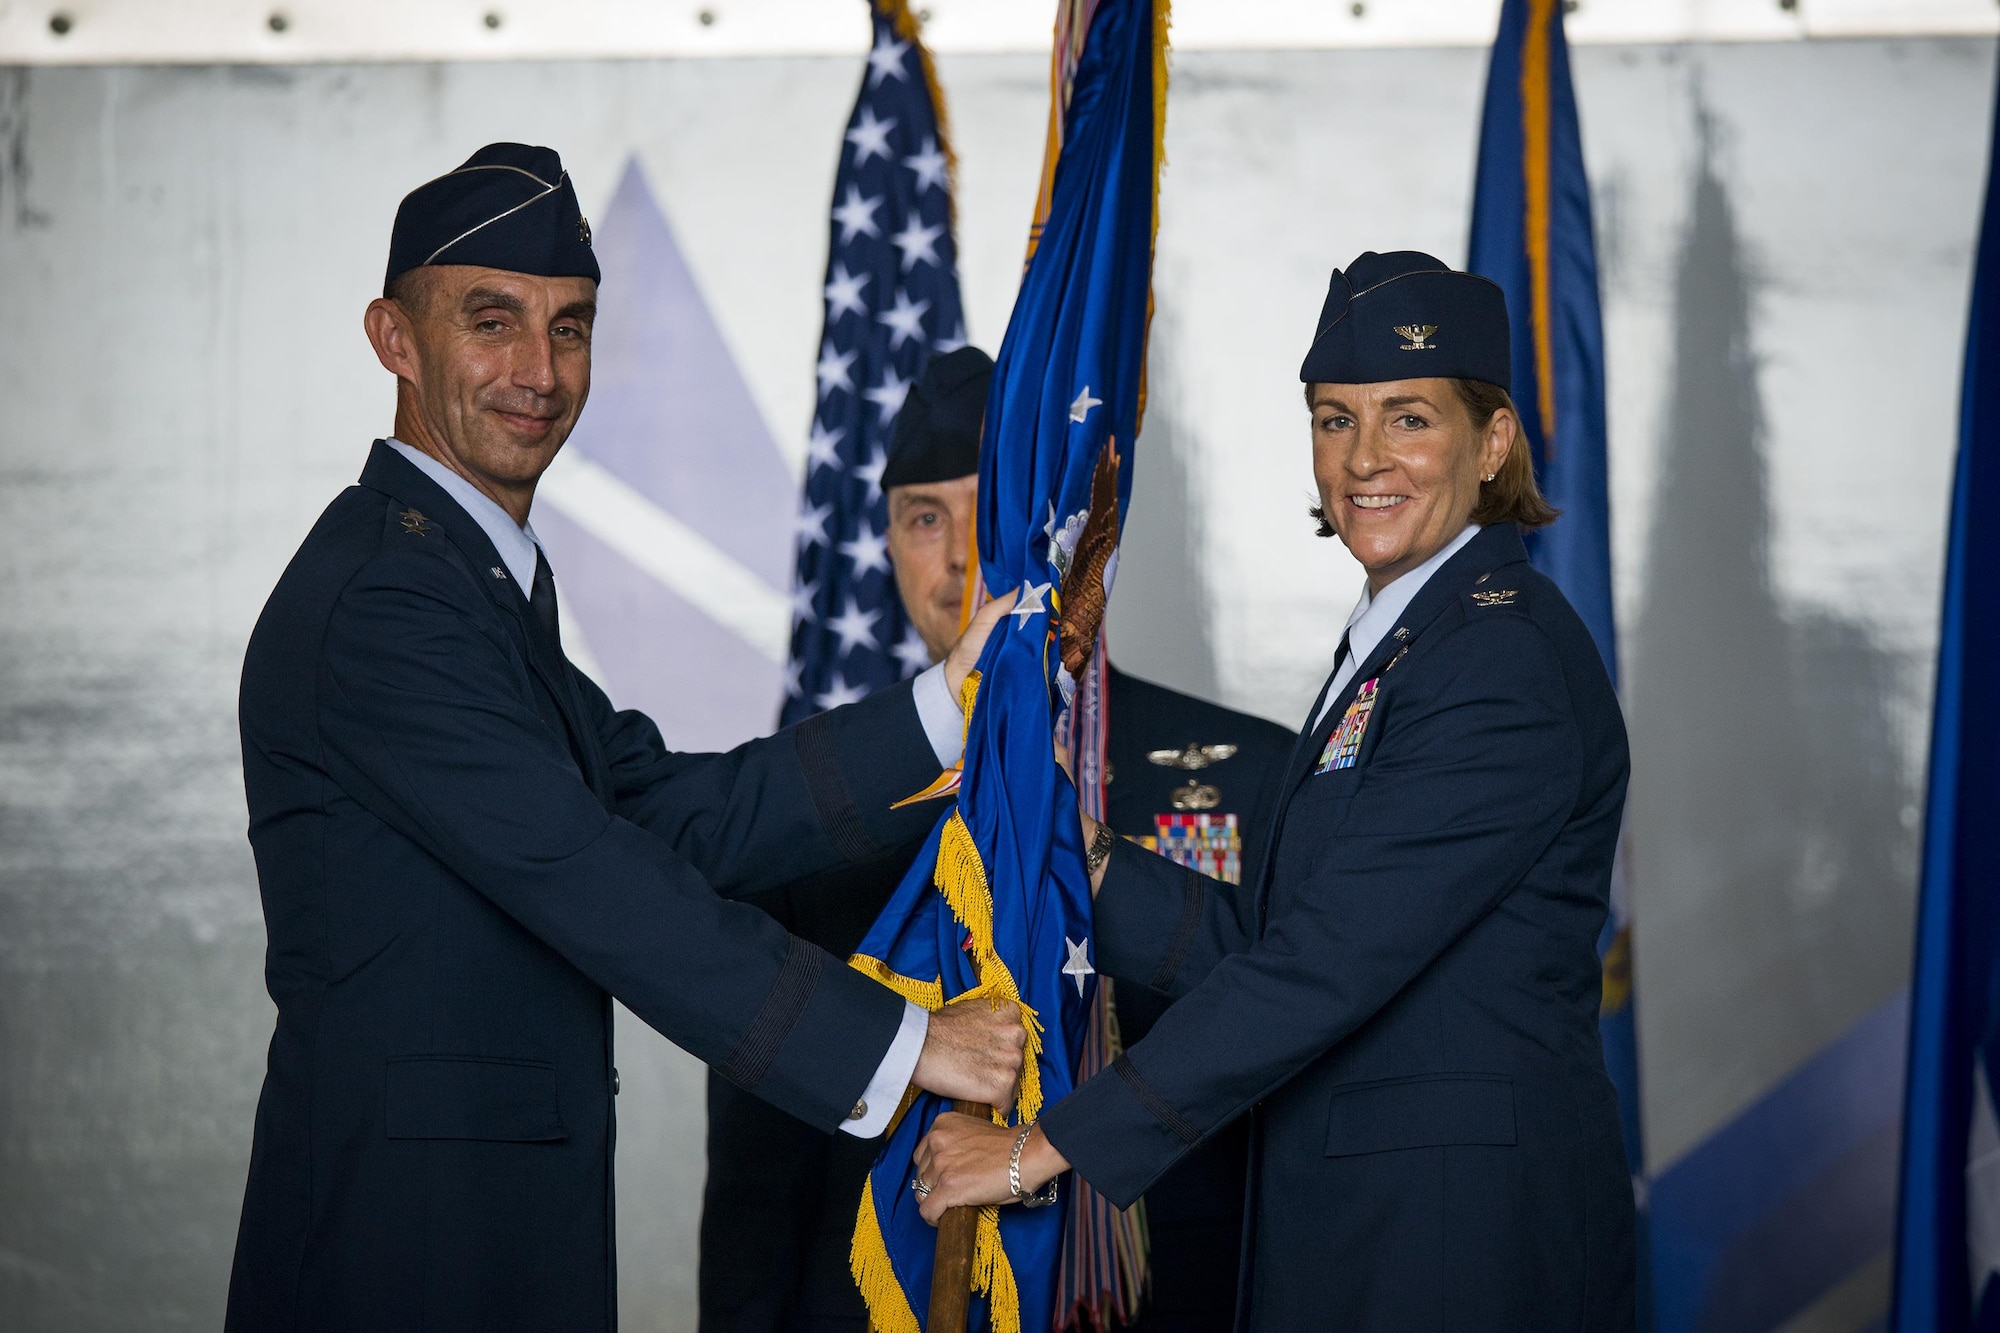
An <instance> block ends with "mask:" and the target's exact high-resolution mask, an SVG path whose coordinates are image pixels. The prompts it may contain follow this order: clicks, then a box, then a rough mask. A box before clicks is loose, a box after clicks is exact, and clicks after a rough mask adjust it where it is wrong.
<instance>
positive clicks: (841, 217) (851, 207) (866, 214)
mask: <svg viewBox="0 0 2000 1333" xmlns="http://www.w3.org/2000/svg"><path fill="white" fill-rule="evenodd" d="M881 206H882V197H881V196H880V195H877V196H875V197H874V198H872V199H863V198H862V197H861V191H860V189H859V188H858V187H856V186H853V185H850V186H848V187H847V198H845V199H843V200H841V201H840V207H838V208H836V209H834V210H833V220H834V221H835V222H838V223H839V224H840V243H841V244H842V245H852V244H853V243H854V238H855V237H856V236H880V235H881V234H882V228H881V227H880V226H879V225H877V224H876V221H875V210H876V209H878V208H880V207H881Z"/></svg>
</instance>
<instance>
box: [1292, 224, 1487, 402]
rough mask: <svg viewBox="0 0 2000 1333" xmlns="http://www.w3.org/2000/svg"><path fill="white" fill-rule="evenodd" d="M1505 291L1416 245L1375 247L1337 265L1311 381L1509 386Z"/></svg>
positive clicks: (1307, 376) (1302, 374)
mask: <svg viewBox="0 0 2000 1333" xmlns="http://www.w3.org/2000/svg"><path fill="white" fill-rule="evenodd" d="M1512 367H1513V362H1512V360H1511V358H1510V354H1509V351H1508V342H1507V297H1506V295H1505V293H1503V292H1502V291H1501V290H1500V288H1499V287H1498V286H1497V285H1496V284H1494V283H1492V282H1488V281H1487V280H1486V279H1485V278H1481V277H1478V276H1476V275H1474V274H1471V273H1458V272H1454V271H1453V270H1452V267H1451V265H1449V264H1446V263H1444V262H1443V261H1442V260H1438V259H1433V258H1432V257H1431V256H1429V255H1426V254H1419V253H1418V252H1417V251H1415V250H1397V251H1395V252H1393V253H1391V254H1386V255H1378V254H1376V253H1375V252H1374V251H1372V250H1370V251H1369V252H1368V253H1366V254H1364V255H1362V256H1361V257H1360V258H1359V259H1356V260H1355V261H1354V262H1353V263H1352V264H1349V265H1348V266H1347V271H1346V272H1345V273H1343V272H1341V271H1340V270H1339V269H1335V270H1334V271H1333V281H1332V283H1331V284H1329V285H1328V288H1327V293H1326V307H1325V308H1324V309H1323V310H1321V311H1320V315H1319V332H1317V333H1315V334H1314V335H1313V343H1312V350H1310V351H1308V352H1307V353H1306V359H1305V364H1304V365H1302V366H1300V367H1299V378H1300V379H1301V380H1304V381H1305V382H1306V383H1307V384H1380V383H1383V382H1384V381H1387V380H1414V379H1426V378H1429V377H1431V376H1440V377H1444V378H1449V379H1467V380H1484V381H1485V382H1486V383H1488V384H1497V385H1499V386H1500V387H1501V388H1503V389H1505V388H1508V387H1509V385H1508V378H1509V376H1510V374H1511V371H1512Z"/></svg>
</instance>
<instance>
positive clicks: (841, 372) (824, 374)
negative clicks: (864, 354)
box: [813, 342, 859, 398]
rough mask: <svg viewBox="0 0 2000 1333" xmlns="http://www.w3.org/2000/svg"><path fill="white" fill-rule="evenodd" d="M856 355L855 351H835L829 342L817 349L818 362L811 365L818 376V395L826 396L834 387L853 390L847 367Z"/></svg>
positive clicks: (851, 378) (852, 381)
mask: <svg viewBox="0 0 2000 1333" xmlns="http://www.w3.org/2000/svg"><path fill="white" fill-rule="evenodd" d="M858 355H859V353H857V352H836V351H835V350H834V349H833V344H832V343H830V342H829V343H827V344H826V345H825V346H823V347H821V348H820V349H819V364H818V365H817V366H815V367H813V371H814V373H815V374H817V375H818V376H819V396H820V397H822V398H824V397H826V396H827V395H828V394H830V393H832V392H833V391H834V390H835V389H846V390H848V391H849V392H850V393H851V392H853V390H854V377H853V376H852V375H849V374H848V373H847V368H848V367H849V366H851V365H853V364H854V358H855V357H856V356H858Z"/></svg>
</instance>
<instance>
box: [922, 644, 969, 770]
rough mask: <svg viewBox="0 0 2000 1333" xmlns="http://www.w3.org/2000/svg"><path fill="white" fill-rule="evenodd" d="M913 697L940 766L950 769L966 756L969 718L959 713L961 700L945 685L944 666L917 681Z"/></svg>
mask: <svg viewBox="0 0 2000 1333" xmlns="http://www.w3.org/2000/svg"><path fill="white" fill-rule="evenodd" d="M911 697H912V698H914V699H915V700H916V704H917V720H918V721H919V722H921V723H923V724H924V735H925V736H927V737H929V738H930V742H931V749H933V750H935V751H936V752H937V760H938V764H939V766H940V767H943V768H950V767H951V766H952V765H953V764H955V763H957V762H958V761H959V758H960V757H961V756H962V755H964V753H965V714H964V713H962V712H960V711H959V708H958V700H956V699H954V698H952V697H951V686H949V685H947V684H945V683H944V664H943V663H942V662H940V663H938V665H936V666H934V667H931V668H929V669H928V670H926V671H925V672H924V673H923V674H922V675H920V676H918V677H917V682H916V684H915V685H914V686H912V687H911Z"/></svg>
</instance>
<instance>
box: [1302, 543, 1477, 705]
mask: <svg viewBox="0 0 2000 1333" xmlns="http://www.w3.org/2000/svg"><path fill="white" fill-rule="evenodd" d="M1478 535H1479V525H1478V524H1477V523H1468V524H1466V525H1465V530H1464V531H1463V532H1461V533H1459V534H1458V535H1457V536H1456V537H1453V538H1452V539H1451V540H1450V541H1448V542H1446V543H1445V544H1444V549H1443V550H1441V551H1439V552H1438V553H1437V554H1436V555H1434V556H1432V557H1431V558H1430V559H1428V560H1426V561H1424V563H1422V564H1421V565H1418V566H1417V567H1416V568H1415V569H1413V570H1411V571H1410V572H1409V573H1407V574H1405V575H1403V576H1402V577H1401V578H1398V579H1395V580H1393V581H1392V582H1391V583H1390V584H1389V586H1388V587H1386V588H1384V589H1382V591H1381V592H1378V593H1375V594H1374V595H1372V596H1371V595H1370V594H1369V592H1368V585H1367V584H1365V583H1364V584H1362V585H1361V600H1360V601H1358V602H1356V603H1355V604H1354V614H1352V615H1350V616H1349V617H1348V618H1347V632H1346V636H1345V637H1346V639H1347V656H1346V657H1345V658H1344V659H1342V661H1341V663H1340V669H1339V670H1338V671H1335V672H1334V673H1333V684H1331V685H1329V686H1327V687H1326V698H1325V700H1324V701H1322V702H1321V704H1320V706H1319V712H1318V713H1316V714H1314V716H1313V730H1314V731H1317V730H1319V724H1320V723H1321V722H1323V721H1325V720H1326V710H1327V709H1329V708H1331V707H1333V701H1334V700H1335V699H1338V698H1339V697H1340V692H1341V691H1342V690H1344V689H1346V688H1347V682H1348V681H1350V680H1353V679H1354V673H1355V672H1357V671H1359V670H1360V669H1361V664H1362V663H1363V662H1366V661H1367V660H1368V655H1369V654H1370V653H1372V652H1374V651H1375V645H1377V644H1379V643H1380V642H1382V636H1383V635H1384V634H1387V633H1388V632H1389V631H1390V630H1392V629H1394V628H1395V627H1396V622H1397V621H1398V620H1400V619H1402V617H1403V612H1405V611H1407V610H1409V609H1410V603H1411V602H1413V601H1415V600H1416V597H1417V594H1418V593H1420V592H1422V591H1423V589H1424V585H1425V584H1426V583H1429V582H1430V581H1431V575H1433V574H1435V573H1437V572H1438V570H1439V569H1441V568H1443V566H1444V562H1445V561H1447V560H1449V559H1451V558H1452V557H1453V556H1455V555H1457V554H1458V553H1459V550H1460V548H1462V547H1463V546H1464V545H1465V544H1466V543H1467V542H1469V541H1471V540H1472V539H1473V538H1474V537H1476V536H1478Z"/></svg>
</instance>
